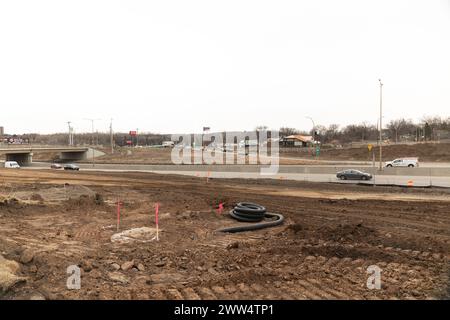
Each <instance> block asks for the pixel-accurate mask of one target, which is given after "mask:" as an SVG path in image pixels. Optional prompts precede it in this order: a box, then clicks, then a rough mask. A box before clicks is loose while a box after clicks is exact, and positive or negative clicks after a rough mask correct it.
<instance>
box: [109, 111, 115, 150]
mask: <svg viewBox="0 0 450 320" xmlns="http://www.w3.org/2000/svg"><path fill="white" fill-rule="evenodd" d="M112 122H113V118H111V123H110V124H109V138H110V142H111V154H113V153H114V139H113V128H112Z"/></svg>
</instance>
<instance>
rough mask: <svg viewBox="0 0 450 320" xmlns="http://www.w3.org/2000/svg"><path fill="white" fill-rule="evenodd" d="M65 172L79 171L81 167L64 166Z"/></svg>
mask: <svg viewBox="0 0 450 320" xmlns="http://www.w3.org/2000/svg"><path fill="white" fill-rule="evenodd" d="M64 170H75V171H79V170H80V167H79V166H77V165H74V164H66V165H65V166H64Z"/></svg>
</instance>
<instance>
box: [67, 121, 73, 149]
mask: <svg viewBox="0 0 450 320" xmlns="http://www.w3.org/2000/svg"><path fill="white" fill-rule="evenodd" d="M71 123H72V122H70V121H67V125H68V126H69V146H71V145H72V144H73V139H72V127H71V126H70V124H71Z"/></svg>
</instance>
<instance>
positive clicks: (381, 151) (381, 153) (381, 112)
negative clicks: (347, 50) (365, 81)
mask: <svg viewBox="0 0 450 320" xmlns="http://www.w3.org/2000/svg"><path fill="white" fill-rule="evenodd" d="M378 81H379V82H380V171H381V170H383V162H382V161H383V150H382V145H383V83H382V82H381V79H378Z"/></svg>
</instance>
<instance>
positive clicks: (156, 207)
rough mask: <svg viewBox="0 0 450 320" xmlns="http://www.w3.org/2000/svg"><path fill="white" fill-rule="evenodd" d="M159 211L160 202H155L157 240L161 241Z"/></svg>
mask: <svg viewBox="0 0 450 320" xmlns="http://www.w3.org/2000/svg"><path fill="white" fill-rule="evenodd" d="M158 213H159V203H158V202H157V203H155V224H156V241H159V221H158Z"/></svg>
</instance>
